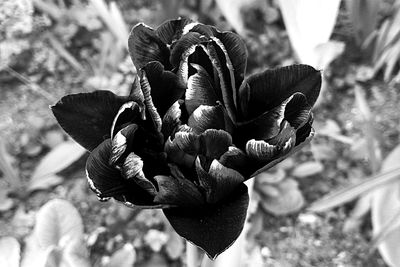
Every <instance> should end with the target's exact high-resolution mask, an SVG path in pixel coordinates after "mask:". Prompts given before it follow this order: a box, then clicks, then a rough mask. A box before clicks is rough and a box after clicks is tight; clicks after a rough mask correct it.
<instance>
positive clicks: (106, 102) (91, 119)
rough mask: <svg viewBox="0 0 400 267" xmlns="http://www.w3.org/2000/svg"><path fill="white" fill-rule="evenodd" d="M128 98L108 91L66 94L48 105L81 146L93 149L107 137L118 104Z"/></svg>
mask: <svg viewBox="0 0 400 267" xmlns="http://www.w3.org/2000/svg"><path fill="white" fill-rule="evenodd" d="M127 101H128V98H127V97H119V96H117V95H115V94H113V93H112V92H109V91H95V92H93V93H81V94H73V95H67V96H64V97H63V98H61V100H60V101H59V102H58V103H57V104H55V105H54V106H51V110H52V111H53V114H54V116H55V117H56V119H57V121H58V123H59V124H60V125H61V127H62V128H63V129H64V130H65V131H66V132H67V133H68V134H69V135H70V136H71V137H72V138H73V139H74V140H75V141H76V142H78V143H79V144H80V145H81V146H83V147H84V148H86V149H87V150H89V151H92V150H93V149H94V148H95V147H97V146H98V145H99V144H100V143H101V142H103V140H105V139H107V138H109V137H110V129H111V125H112V123H113V120H114V117H115V115H116V114H117V113H118V110H119V108H120V107H121V106H122V105H123V104H124V103H125V102H127Z"/></svg>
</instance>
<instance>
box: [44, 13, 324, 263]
mask: <svg viewBox="0 0 400 267" xmlns="http://www.w3.org/2000/svg"><path fill="white" fill-rule="evenodd" d="M129 52H130V55H131V57H132V60H133V62H134V64H135V66H136V68H137V70H138V79H137V80H136V81H135V83H134V84H133V86H132V90H131V93H130V94H129V96H126V97H120V96H116V95H114V94H112V93H110V92H106V91H96V92H94V93H87V94H77V95H68V96H65V97H63V98H62V99H61V100H60V102H58V103H57V104H56V105H54V106H53V107H52V110H53V113H54V115H55V117H56V118H57V120H58V122H59V124H60V125H61V126H62V128H63V129H64V130H65V131H66V132H67V133H68V134H69V135H71V136H72V137H73V138H74V139H75V140H76V141H77V142H78V143H80V144H81V145H82V146H84V147H85V148H86V149H88V150H89V151H90V152H91V154H90V156H89V159H88V162H87V165H86V171H87V177H88V180H89V183H90V186H91V188H92V190H93V191H94V192H96V194H97V195H98V196H99V198H100V199H108V198H111V197H112V198H114V199H116V200H118V201H121V202H123V203H125V204H126V205H128V206H139V207H145V208H162V209H163V211H164V214H165V216H166V217H167V219H168V220H169V222H170V223H171V225H172V226H173V227H174V229H175V230H176V232H177V233H178V234H180V235H181V236H182V237H184V238H185V239H187V240H188V241H190V242H192V243H194V244H195V245H197V246H199V247H201V248H202V249H203V250H204V251H205V252H206V253H207V254H208V256H209V257H210V258H215V257H216V256H217V255H218V254H220V253H221V252H223V251H224V250H225V249H227V248H228V247H229V246H230V245H231V244H232V243H233V242H234V241H235V240H236V238H237V237H238V236H239V234H240V232H241V231H242V228H243V225H244V222H245V218H246V211H247V206H248V202H249V198H248V193H247V187H246V186H245V185H244V183H243V182H244V181H246V180H247V179H249V178H251V177H253V176H255V175H257V174H259V173H261V172H263V171H265V170H267V169H268V168H270V167H272V166H274V165H275V164H277V163H278V162H280V161H282V160H283V159H285V158H286V157H288V156H289V155H290V154H292V153H294V152H295V151H297V150H299V149H300V148H301V147H302V146H304V145H305V144H307V143H308V142H309V141H310V139H311V138H312V136H313V135H314V130H313V129H312V127H311V125H312V120H313V119H312V113H311V108H312V106H313V105H314V103H315V101H316V99H317V97H318V94H319V91H320V86H321V76H320V72H319V71H317V70H315V69H314V68H312V67H310V66H307V65H293V66H288V67H283V68H278V69H273V70H266V71H264V72H261V73H258V74H254V75H250V76H249V77H247V78H245V77H244V76H245V71H246V60H247V50H246V47H245V45H244V43H243V41H242V40H241V39H240V38H239V36H238V35H236V34H234V33H232V32H220V31H219V30H217V29H216V28H215V27H212V26H207V25H203V24H199V23H196V22H193V21H191V20H187V19H177V20H171V21H167V22H165V23H164V24H162V25H160V26H159V27H158V28H157V29H152V28H150V27H148V26H146V25H144V24H138V25H137V26H135V27H134V28H133V30H132V31H131V34H130V37H129Z"/></svg>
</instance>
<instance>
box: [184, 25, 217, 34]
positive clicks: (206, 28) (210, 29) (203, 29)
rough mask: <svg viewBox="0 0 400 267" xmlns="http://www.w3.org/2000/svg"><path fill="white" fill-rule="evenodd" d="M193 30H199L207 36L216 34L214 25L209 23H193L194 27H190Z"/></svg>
mask: <svg viewBox="0 0 400 267" xmlns="http://www.w3.org/2000/svg"><path fill="white" fill-rule="evenodd" d="M190 31H191V32H198V33H200V34H202V35H204V36H206V37H212V36H214V30H213V27H212V26H209V25H204V24H201V23H197V24H196V25H193V27H192V28H191V29H190Z"/></svg>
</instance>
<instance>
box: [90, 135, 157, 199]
mask: <svg viewBox="0 0 400 267" xmlns="http://www.w3.org/2000/svg"><path fill="white" fill-rule="evenodd" d="M110 155H111V140H110V139H107V140H105V141H103V142H102V143H101V144H100V145H99V146H98V147H96V148H95V149H94V150H93V151H92V153H91V154H90V155H89V158H88V160H87V162H86V174H87V179H88V181H89V185H90V187H91V188H92V190H93V191H94V192H95V193H96V194H97V196H98V197H99V198H100V199H107V198H110V197H114V198H115V199H117V200H119V201H122V202H129V203H130V204H133V205H137V206H143V207H154V206H155V204H154V203H153V196H151V195H150V194H149V193H147V192H146V191H145V190H143V189H142V188H141V187H140V186H138V185H137V184H136V183H135V182H134V181H132V180H127V179H125V178H123V177H122V175H121V173H120V171H119V170H118V169H116V168H114V167H112V166H110V165H109V164H108V161H109V158H110Z"/></svg>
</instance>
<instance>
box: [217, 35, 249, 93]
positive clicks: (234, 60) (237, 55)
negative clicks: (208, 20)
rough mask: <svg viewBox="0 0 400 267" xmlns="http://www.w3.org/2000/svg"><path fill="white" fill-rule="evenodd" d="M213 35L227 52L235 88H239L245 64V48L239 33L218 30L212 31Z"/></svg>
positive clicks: (244, 71)
mask: <svg viewBox="0 0 400 267" xmlns="http://www.w3.org/2000/svg"><path fill="white" fill-rule="evenodd" d="M214 35H215V37H216V38H218V40H220V41H221V43H222V44H223V45H224V47H225V50H226V52H227V57H228V58H229V59H230V61H231V64H232V67H233V71H234V76H235V84H236V88H237V89H239V87H240V85H241V84H242V82H243V79H244V75H245V73H246V66H247V48H246V45H245V43H244V42H243V40H242V39H241V38H240V36H239V35H237V34H235V33H233V32H229V31H226V32H220V31H218V30H215V31H214Z"/></svg>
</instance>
